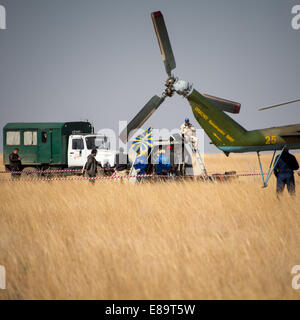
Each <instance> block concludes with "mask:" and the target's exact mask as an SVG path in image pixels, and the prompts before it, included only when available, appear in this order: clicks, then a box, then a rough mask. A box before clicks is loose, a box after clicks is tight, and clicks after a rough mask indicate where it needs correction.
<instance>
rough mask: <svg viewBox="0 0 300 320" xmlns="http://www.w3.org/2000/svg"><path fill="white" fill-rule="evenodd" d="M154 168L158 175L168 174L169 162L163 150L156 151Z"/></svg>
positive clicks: (169, 169)
mask: <svg viewBox="0 0 300 320" xmlns="http://www.w3.org/2000/svg"><path fill="white" fill-rule="evenodd" d="M155 168H156V174H157V175H159V176H168V175H169V174H170V171H171V163H170V159H169V157H168V156H166V155H165V150H159V151H158V157H157V159H156V162H155Z"/></svg>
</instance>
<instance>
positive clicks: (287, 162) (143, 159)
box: [9, 118, 299, 195]
mask: <svg viewBox="0 0 300 320" xmlns="http://www.w3.org/2000/svg"><path fill="white" fill-rule="evenodd" d="M194 132H195V127H194V126H193V125H192V124H191V123H190V121H189V119H188V118H186V119H185V121H184V123H183V124H182V126H181V134H182V135H183V136H184V138H185V139H187V140H188V141H191V142H192V144H193V147H194V149H197V138H196V137H195V136H194ZM96 155H97V149H93V150H92V151H91V154H90V155H89V156H88V158H87V162H86V164H85V167H84V172H86V174H87V176H88V177H89V178H90V179H89V180H90V181H91V182H94V180H95V179H93V178H95V177H96V176H97V173H98V162H97V160H96ZM278 157H279V155H278V156H277V158H276V159H275V161H276V166H275V167H274V174H275V176H276V178H277V185H276V192H277V195H279V194H281V193H282V192H283V190H284V187H285V186H287V190H288V192H289V193H290V194H291V195H293V194H295V179H294V171H295V170H298V169H299V164H298V162H297V159H296V158H295V156H294V155H292V154H290V153H289V151H288V150H287V149H284V150H283V152H282V154H281V156H280V158H279V159H278ZM9 164H10V170H11V174H12V178H18V177H20V172H21V170H22V163H21V157H20V156H19V149H18V148H15V149H14V150H13V152H12V153H11V154H10V155H9ZM154 166H155V172H156V174H157V175H158V176H161V177H167V176H169V175H170V174H171V171H172V166H171V161H170V158H169V156H168V155H167V154H166V152H165V150H164V149H163V148H161V147H160V148H159V150H158V151H157V154H156V160H155V164H154ZM130 167H131V164H130V161H129V157H128V154H125V153H124V149H123V148H120V152H119V153H118V154H117V155H116V161H115V171H116V173H117V175H118V176H124V175H127V174H128V171H129V169H130ZM133 167H134V169H135V170H136V173H137V174H138V175H140V176H142V175H145V174H147V168H148V151H143V152H141V153H140V154H139V155H138V156H137V157H136V159H135V162H134V163H133ZM138 180H140V179H138Z"/></svg>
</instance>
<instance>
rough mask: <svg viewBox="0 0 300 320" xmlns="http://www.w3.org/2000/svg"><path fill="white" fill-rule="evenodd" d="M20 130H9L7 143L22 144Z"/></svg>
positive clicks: (11, 144) (12, 144)
mask: <svg viewBox="0 0 300 320" xmlns="http://www.w3.org/2000/svg"><path fill="white" fill-rule="evenodd" d="M20 141H21V139H20V131H7V132H6V145H8V146H19V145H20Z"/></svg>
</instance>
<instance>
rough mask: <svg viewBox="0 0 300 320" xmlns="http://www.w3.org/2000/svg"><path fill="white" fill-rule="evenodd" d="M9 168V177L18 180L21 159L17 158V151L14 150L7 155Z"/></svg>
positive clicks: (16, 149)
mask: <svg viewBox="0 0 300 320" xmlns="http://www.w3.org/2000/svg"><path fill="white" fill-rule="evenodd" d="M9 166H10V170H11V177H12V178H13V179H14V178H19V177H20V175H21V173H20V171H21V170H22V163H21V158H20V156H19V149H18V148H15V149H14V150H13V152H12V153H11V154H10V155H9Z"/></svg>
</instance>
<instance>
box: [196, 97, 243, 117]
mask: <svg viewBox="0 0 300 320" xmlns="http://www.w3.org/2000/svg"><path fill="white" fill-rule="evenodd" d="M201 94H202V95H203V96H204V97H205V98H206V99H207V100H209V101H210V102H212V103H213V104H214V105H215V106H216V107H218V108H219V109H220V110H222V111H225V112H230V113H239V112H240V109H241V104H240V103H238V102H235V101H231V100H227V99H223V98H218V97H214V96H211V95H209V94H206V93H201Z"/></svg>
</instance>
